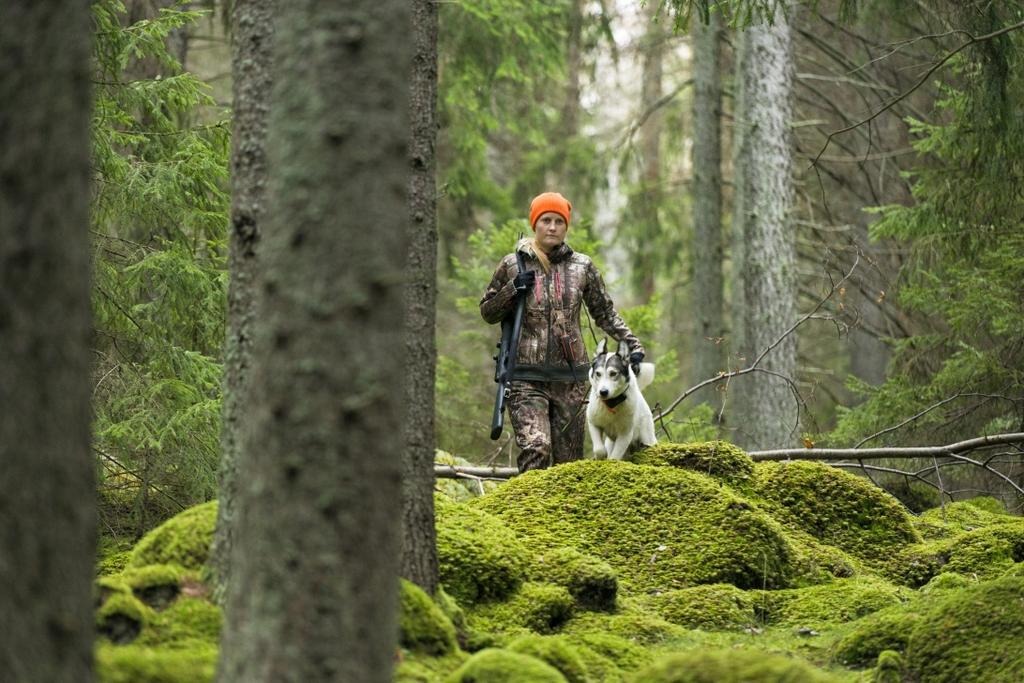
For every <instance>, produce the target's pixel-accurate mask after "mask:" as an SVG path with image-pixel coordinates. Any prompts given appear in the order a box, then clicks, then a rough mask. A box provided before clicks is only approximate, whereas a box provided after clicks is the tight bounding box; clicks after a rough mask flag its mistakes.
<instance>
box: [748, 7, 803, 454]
mask: <svg viewBox="0 0 1024 683" xmlns="http://www.w3.org/2000/svg"><path fill="white" fill-rule="evenodd" d="M743 40H744V42H745V45H744V48H743V55H742V59H741V65H740V73H741V74H742V78H743V85H742V88H743V108H742V110H741V111H740V116H741V118H742V119H743V127H744V130H743V134H742V136H741V147H740V150H739V166H738V168H737V173H739V174H742V178H743V179H742V182H743V188H742V192H743V198H742V201H743V203H742V214H741V220H742V225H743V239H742V242H743V252H744V253H743V260H742V262H741V264H740V267H741V268H742V270H743V283H744V287H743V293H744V300H745V301H744V314H743V320H742V325H743V334H744V337H745V343H746V346H747V349H749V353H750V354H752V355H756V354H759V353H761V352H762V351H763V350H765V349H766V348H768V346H769V345H770V344H772V343H773V342H774V341H775V340H776V339H777V338H778V337H779V336H781V334H782V333H783V331H785V330H786V329H787V328H788V327H789V326H791V325H792V324H793V323H794V322H795V320H796V303H795V301H796V279H795V274H794V264H795V261H796V254H795V244H796V241H795V236H794V231H793V226H792V225H791V224H790V216H789V212H790V207H791V205H792V201H793V200H792V197H793V182H792V177H791V176H792V145H791V137H790V121H791V118H792V115H791V111H792V105H791V94H792V87H793V60H792V51H791V42H790V27H789V23H788V20H787V19H786V17H785V16H783V15H782V14H781V13H780V14H779V15H778V16H776V18H775V23H774V25H772V26H767V25H759V26H751V27H750V28H747V29H745V30H744V31H743ZM749 360H751V359H749V358H748V364H749ZM761 367H762V368H764V369H765V370H769V371H771V372H774V373H778V374H780V375H784V376H786V377H789V378H795V377H794V373H795V370H796V337H795V335H790V336H788V337H787V338H786V339H785V340H783V341H782V343H781V344H779V346H777V347H776V348H775V349H774V350H773V351H772V352H771V353H769V354H768V356H767V357H766V358H765V359H764V361H763V363H762V365H761ZM746 385H747V386H746V388H745V389H744V393H745V394H746V399H745V401H746V406H747V410H748V413H747V415H745V419H744V422H743V423H742V430H741V431H740V435H741V439H740V444H741V445H744V446H753V447H756V448H758V449H768V448H777V447H782V446H786V445H789V444H791V443H792V442H793V439H794V437H795V436H798V434H795V435H794V434H793V433H792V432H793V429H794V426H795V421H796V418H797V411H796V405H795V403H794V400H793V398H792V392H791V390H790V387H789V385H788V384H787V383H786V382H785V381H784V380H782V379H780V378H779V377H777V376H773V375H768V374H764V373H759V374H758V375H756V376H754V377H753V378H752V379H751V380H749V381H748V382H746Z"/></svg>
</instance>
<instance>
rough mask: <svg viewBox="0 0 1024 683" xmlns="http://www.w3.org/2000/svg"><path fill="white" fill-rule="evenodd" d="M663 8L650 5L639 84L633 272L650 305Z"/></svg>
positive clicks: (656, 229)
mask: <svg viewBox="0 0 1024 683" xmlns="http://www.w3.org/2000/svg"><path fill="white" fill-rule="evenodd" d="M660 7H661V4H660V3H657V2H650V3H648V4H647V12H646V14H647V16H646V17H645V19H646V20H647V32H646V34H645V36H644V47H643V51H644V62H643V74H642V76H641V83H640V110H641V111H643V112H650V115H649V116H648V117H647V120H646V121H645V122H644V125H643V126H642V127H641V128H640V131H639V133H640V189H639V191H638V193H637V197H636V198H635V202H636V210H635V212H634V213H635V215H636V216H637V218H638V219H639V220H638V222H639V223H640V225H638V226H635V228H637V229H639V230H640V235H639V236H638V237H639V238H638V240H637V242H636V244H637V261H636V268H635V270H634V272H635V273H636V274H637V276H635V277H634V282H635V288H636V292H637V295H638V296H639V297H640V299H641V300H642V301H643V302H644V303H647V302H649V301H650V300H651V298H652V297H653V296H654V285H655V276H656V275H657V273H658V271H659V268H658V259H659V254H660V246H659V245H660V244H661V221H660V220H659V218H658V208H659V206H660V205H661V131H662V129H663V128H664V117H663V116H662V115H661V112H660V111H654V108H655V106H656V104H657V102H658V100H660V99H661V94H662V93H661V88H662V61H663V58H664V53H665V29H664V27H663V26H662V25H661V20H660V18H659V16H658V13H659V10H660Z"/></svg>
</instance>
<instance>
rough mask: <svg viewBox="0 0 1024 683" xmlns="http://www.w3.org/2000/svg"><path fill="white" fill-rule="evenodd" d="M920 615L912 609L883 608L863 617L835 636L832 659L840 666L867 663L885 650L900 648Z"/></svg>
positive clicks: (867, 665) (902, 648) (903, 646)
mask: <svg viewBox="0 0 1024 683" xmlns="http://www.w3.org/2000/svg"><path fill="white" fill-rule="evenodd" d="M920 618H921V615H920V613H919V612H918V611H917V610H916V609H905V608H890V609H885V610H881V611H879V612H875V613H874V614H871V615H869V616H867V617H864V618H863V619H860V620H858V621H857V622H856V623H855V624H853V628H852V629H851V630H850V631H849V632H847V633H846V635H844V636H843V637H842V638H840V639H839V641H838V642H837V643H836V645H835V647H834V649H833V653H832V659H833V660H834V661H836V662H838V663H839V664H842V665H844V666H853V667H869V666H871V665H873V664H874V663H875V662H876V661H877V660H878V657H879V656H880V655H881V654H882V653H883V652H885V651H887V650H892V651H896V652H903V651H904V650H905V649H906V647H907V641H908V640H909V639H910V632H911V630H913V628H914V625H915V624H916V623H917V621H918V620H919V619H920Z"/></svg>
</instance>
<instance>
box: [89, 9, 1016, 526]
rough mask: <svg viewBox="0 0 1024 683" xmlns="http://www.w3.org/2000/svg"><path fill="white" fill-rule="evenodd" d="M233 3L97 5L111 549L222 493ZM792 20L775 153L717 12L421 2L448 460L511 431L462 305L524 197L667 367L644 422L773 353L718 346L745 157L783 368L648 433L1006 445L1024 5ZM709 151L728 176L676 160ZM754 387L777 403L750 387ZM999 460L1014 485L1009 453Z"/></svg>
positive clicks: (927, 501)
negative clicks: (782, 321)
mask: <svg viewBox="0 0 1024 683" xmlns="http://www.w3.org/2000/svg"><path fill="white" fill-rule="evenodd" d="M229 12H230V8H229V7H226V6H224V4H223V3H221V2H213V3H203V2H191V3H184V4H179V3H174V2H167V1H164V0H128V1H127V2H123V3H122V2H121V1H120V0H97V1H96V2H94V3H93V4H92V13H93V20H94V27H95V31H96V34H95V42H94V50H95V81H94V97H95V110H94V114H93V123H92V128H93V165H94V178H95V182H94V196H93V201H92V244H93V260H94V265H95V273H94V285H93V286H94V291H93V301H94V312H95V335H94V338H93V350H94V352H95V379H94V386H93V402H94V412H95V422H94V424H95V427H94V429H95V436H94V450H95V455H96V463H97V467H98V471H99V473H100V474H99V497H100V529H101V533H102V534H103V536H104V538H106V539H107V541H108V542H114V541H116V540H117V539H125V540H126V539H132V538H136V537H138V536H139V535H140V534H141V533H142V532H144V531H145V530H147V529H149V528H151V527H153V526H154V525H155V524H157V523H158V522H160V521H161V520H163V519H165V518H166V517H168V516H170V515H172V514H174V513H176V512H178V511H180V510H182V509H185V508H186V507H188V506H190V505H192V504H194V503H197V502H200V501H204V500H209V499H211V498H213V497H214V496H215V495H216V491H217V470H218V457H219V452H220V425H221V393H222V386H221V381H222V363H223V345H224V326H225V303H226V291H227V263H226V261H227V231H228V204H229V197H228V154H229V148H230V135H231V111H230V105H231V63H230V62H231V60H230V42H229V41H230V37H229V36H228V35H227V31H226V26H227V22H226V20H225V18H226V17H227V16H228V14H229ZM789 12H790V25H791V29H792V31H791V39H792V55H791V58H792V65H791V73H792V75H793V83H792V98H791V106H792V110H791V113H790V115H789V120H790V123H789V129H790V130H791V131H792V138H791V144H790V145H789V147H790V149H789V150H788V153H789V158H788V159H787V160H783V161H780V162H779V165H778V166H775V165H772V163H771V162H769V163H768V164H767V165H765V163H764V162H763V160H758V158H757V157H755V156H750V154H751V153H752V152H750V150H748V149H747V148H745V147H744V146H743V145H742V144H741V143H740V141H741V139H742V135H743V132H744V130H745V128H744V126H745V122H749V121H750V120H752V118H753V117H754V116H755V115H756V111H755V110H756V108H757V107H759V106H764V107H771V106H773V104H777V103H773V102H772V101H771V98H770V97H767V96H764V94H763V93H762V94H759V93H753V95H756V97H755V96H752V94H751V93H746V94H744V93H743V92H741V90H742V89H741V88H739V87H738V84H739V83H740V82H741V81H742V79H741V78H740V77H739V76H738V74H739V73H740V71H739V68H738V67H739V64H740V62H741V61H742V58H741V55H742V51H743V50H742V48H741V46H742V45H743V44H744V43H743V40H742V37H741V31H739V30H737V29H735V28H733V27H731V26H730V22H729V19H730V17H725V18H724V20H723V19H722V18H720V17H718V15H717V14H713V15H712V17H713V18H715V19H714V22H713V23H712V24H711V25H710V26H709V27H706V28H705V27H703V26H702V21H701V19H702V17H700V16H698V14H699V12H698V13H697V14H694V15H693V16H691V17H687V16H685V15H684V14H681V13H679V12H677V7H675V6H674V5H673V3H664V4H663V3H659V2H657V1H656V0H651V1H649V2H647V3H641V2H638V1H637V0H630V1H627V0H595V1H584V0H544V1H541V0H451V1H449V2H444V3H442V4H441V5H440V22H441V28H440V33H439V36H440V38H439V66H440V71H439V98H438V106H439V116H440V130H439V133H438V147H437V160H438V171H437V187H438V234H439V251H440V255H439V261H438V292H439V297H438V307H437V344H438V358H437V364H438V365H437V393H436V411H437V412H436V417H437V447H438V448H439V449H441V450H444V451H446V452H448V453H450V454H452V455H453V456H455V457H457V458H459V459H464V460H465V461H468V462H470V463H477V464H485V463H489V464H499V465H506V464H508V463H509V462H510V458H512V457H513V456H514V454H513V452H512V449H513V448H514V444H512V443H511V441H510V430H506V433H505V436H504V438H503V440H502V441H499V442H492V441H490V440H489V439H488V431H489V416H490V412H491V409H492V401H493V396H494V386H495V385H494V383H493V382H492V378H493V361H492V360H491V356H492V354H493V352H494V343H495V342H496V340H497V337H498V334H499V331H498V329H497V328H496V327H494V328H492V327H488V326H487V325H485V324H484V323H483V321H482V320H481V319H480V316H479V313H478V310H477V303H478V300H479V297H480V295H481V293H482V291H483V288H484V287H485V285H486V284H487V282H488V280H489V278H490V276H491V273H492V271H493V268H494V267H495V265H496V264H497V262H498V260H499V259H500V258H501V256H502V255H503V254H505V253H508V252H510V251H511V249H512V246H513V244H514V242H515V240H516V238H517V237H518V235H519V234H520V233H523V232H528V231H529V226H528V225H527V222H526V210H527V207H528V203H529V200H530V198H531V197H532V196H534V195H535V194H537V193H538V192H541V191H544V190H558V191H560V192H562V193H563V194H565V195H566V196H567V197H569V198H570V200H571V201H572V203H573V206H574V220H573V225H572V227H571V229H570V232H569V237H568V241H569V243H570V244H571V245H572V246H573V247H574V248H575V249H577V250H580V251H583V252H584V253H587V254H589V255H591V256H592V257H593V258H594V259H595V261H596V262H597V263H598V264H599V266H600V267H601V268H602V270H603V272H604V273H605V276H606V279H607V280H608V282H609V289H610V292H611V294H612V296H613V297H614V299H615V301H616V304H617V306H618V308H619V310H620V311H621V312H622V313H623V314H624V316H625V317H626V319H627V320H628V322H629V323H630V325H631V326H632V328H633V330H634V331H635V332H636V333H637V334H638V335H639V336H640V338H641V339H642V340H643V341H644V342H645V344H646V346H647V348H648V359H649V360H653V361H654V362H655V363H657V366H658V377H657V380H656V384H655V385H654V386H653V387H652V388H651V389H650V390H649V392H648V393H647V398H648V400H649V402H650V403H651V405H652V406H655V405H657V406H659V407H660V409H667V407H668V406H670V405H671V404H673V402H674V401H675V399H676V398H677V397H679V396H680V395H682V394H683V393H684V392H685V391H686V390H687V389H688V388H689V387H691V386H694V385H696V384H697V383H699V382H700V381H702V380H705V379H709V378H710V377H713V376H715V375H716V374H717V373H719V372H726V371H735V370H740V369H742V368H745V367H747V366H748V365H749V364H750V362H751V360H752V359H753V357H756V355H757V354H759V353H760V352H761V351H763V350H764V347H763V346H757V347H756V348H754V347H748V346H745V344H744V342H743V340H742V339H738V338H737V335H738V331H739V330H741V329H742V328H743V327H744V323H742V320H743V319H744V297H743V296H742V292H743V291H744V287H743V277H744V272H745V271H746V272H749V269H746V268H745V267H744V264H746V263H748V262H749V259H750V258H751V255H750V254H747V253H745V249H746V248H747V247H749V246H751V245H750V242H749V240H748V239H747V238H746V237H745V235H744V232H743V224H742V223H743V222H742V221H741V220H738V213H737V211H736V207H737V205H738V202H739V201H740V199H741V195H742V193H741V192H740V191H738V188H740V189H741V188H742V187H743V183H742V182H739V179H740V178H741V177H742V176H743V172H742V171H743V170H744V169H748V168H752V167H757V166H760V167H762V170H764V171H766V172H768V173H778V171H779V169H782V170H783V173H784V170H785V169H786V168H790V167H791V168H792V180H793V198H792V202H791V203H790V205H789V206H788V207H787V208H786V212H787V213H786V231H785V234H784V235H782V236H781V238H780V239H782V240H783V242H784V243H783V244H782V247H785V248H790V249H791V250H792V252H793V254H794V259H793V261H792V264H791V265H790V266H787V272H786V275H787V277H789V278H790V280H788V281H789V282H790V283H791V286H790V287H789V288H788V291H787V293H786V298H787V299H788V300H789V305H790V309H789V310H791V311H794V312H795V313H794V315H793V316H791V317H792V320H789V322H788V323H787V325H786V327H788V326H789V325H790V324H795V323H796V322H797V321H798V320H801V321H802V322H801V323H800V324H799V325H798V326H797V327H796V328H795V329H794V330H793V331H792V332H791V333H790V334H789V335H787V337H786V340H787V343H788V342H790V341H792V340H795V342H796V351H795V367H793V368H792V370H791V371H787V372H785V373H782V374H785V376H784V377H782V376H773V375H769V374H767V373H765V374H757V373H752V374H750V375H745V376H742V377H736V378H732V379H730V380H729V381H727V382H726V381H723V382H719V383H717V384H716V385H714V386H713V387H712V388H711V389H705V390H703V393H697V394H693V395H690V396H688V397H687V398H686V400H684V401H682V402H681V403H680V404H679V405H678V407H675V408H674V410H672V411H671V412H670V413H668V414H666V415H665V416H664V418H663V419H662V420H660V421H659V431H660V436H661V437H662V438H665V439H671V440H675V441H691V440H703V439H709V438H715V437H720V438H724V439H727V440H730V441H735V442H736V443H738V444H740V445H742V446H744V447H745V448H748V449H758V448H769V447H782V446H789V447H792V446H797V445H800V444H801V443H802V444H803V445H805V446H808V447H811V446H819V447H820V446H836V447H855V446H858V447H859V446H865V447H866V446H882V445H894V446H898V445H938V444H946V443H952V442H954V441H957V440H960V439H966V438H970V437H973V436H979V435H983V434H993V433H998V432H1013V431H1024V363H1022V360H1024V296H1022V295H1021V282H1022V281H1024V231H1022V229H1021V219H1022V217H1024V194H1022V193H1024V182H1022V180H1024V178H1022V175H1024V154H1022V152H1024V149H1022V147H1024V134H1022V133H1024V130H1022V129H1024V117H1022V112H1024V82H1022V79H1024V75H1022V74H1024V68H1022V67H1024V64H1022V62H1024V32H1022V31H1020V30H1018V29H1020V28H1022V25H1024V2H1017V1H1016V0H1014V1H1006V2H989V1H984V0H970V1H965V0H927V1H926V0H861V1H860V2H857V3H850V2H848V1H847V2H843V3H842V4H840V2H839V1H838V0H822V1H821V2H820V3H818V4H817V5H816V6H814V7H808V6H803V5H799V6H792V7H790V9H789ZM687 18H689V23H683V22H684V20H685V19H687ZM739 20H740V22H742V21H744V19H743V18H742V17H740V18H739ZM400 38H401V36H396V39H400ZM763 58H764V55H762V54H760V53H754V57H753V59H754V61H755V62H756V61H757V60H758V59H763ZM708 65H717V69H714V70H711V71H710V72H709V71H708V69H707V68H703V67H707V66H708ZM744 97H745V98H746V100H744ZM708 112H711V115H710V116H709V115H707V113H708ZM837 131H841V132H839V133H838V134H835V133H836V132H837ZM708 145H711V150H712V152H715V150H717V152H715V153H717V154H719V155H720V159H721V162H720V173H717V172H715V171H717V170H718V169H713V168H712V167H711V166H709V165H708V164H707V163H706V162H702V161H698V160H697V159H698V157H697V155H700V154H706V153H708V152H707V150H708ZM757 151H758V150H753V153H756V152H757ZM699 158H700V159H706V158H708V157H699ZM716 197H720V200H721V203H720V206H719V207H718V208H717V209H715V207H714V206H712V207H711V208H710V211H712V213H710V214H709V213H707V212H708V211H709V208H708V207H707V206H706V203H707V202H708V201H709V200H711V199H713V198H716ZM716 210H717V211H718V215H717V218H713V219H711V220H710V222H709V220H708V219H707V218H706V217H707V216H708V215H711V216H715V214H714V213H713V212H714V211H716ZM695 216H698V218H695ZM709 232H710V236H709ZM366 239H371V240H372V239H373V226H367V230H366ZM756 249H757V250H761V249H762V247H761V246H757V247H756ZM709 277H710V278H711V279H710V280H709V279H708V278H709ZM715 278H717V280H715ZM716 282H717V284H715V283H716ZM709 283H711V284H709ZM746 316H747V320H749V319H750V314H749V313H747V314H746ZM586 329H587V325H586V322H584V330H586ZM596 341H597V338H596V337H595V338H591V339H588V344H589V345H590V347H591V348H593V345H594V344H595V343H596ZM395 362H396V363H398V362H402V359H399V358H396V359H395ZM765 382H776V383H778V384H779V385H780V386H781V387H782V389H783V394H782V395H783V400H781V401H777V402H776V401H766V402H762V403H761V404H758V402H757V401H754V400H750V397H752V396H756V395H757V394H756V392H755V391H754V389H753V388H752V387H753V386H754V384H755V383H765ZM395 390H396V391H400V390H401V388H400V387H395ZM769 403H771V405H769ZM765 411H771V412H772V414H775V415H779V414H781V415H783V416H785V421H786V424H785V430H784V439H782V440H781V441H780V442H778V443H762V442H758V439H757V437H756V435H755V434H752V433H750V432H749V431H747V429H746V427H747V425H750V424H752V423H753V422H754V421H755V420H754V419H753V418H752V417H751V416H756V415H759V414H761V413H763V412H765ZM655 412H656V413H657V412H658V408H656V410H655ZM989 455H990V457H991V458H993V460H992V463H993V464H997V463H999V462H1000V461H1004V464H1003V465H1002V470H1001V471H1002V472H1003V473H1004V474H1005V475H1006V477H1007V478H1008V479H1009V480H1010V481H1013V482H1016V483H1017V484H1018V485H1024V467H1021V466H1020V465H1019V464H1017V463H1019V461H1020V457H1019V455H1020V454H1019V452H1017V451H1013V450H1012V449H1008V450H1007V451H1006V452H998V453H990V454H989ZM460 461H461V460H460ZM878 464H881V465H884V463H878ZM932 464H933V462H932V460H930V459H929V460H928V461H927V462H922V463H920V467H921V468H928V467H930V466H931V465H932ZM934 464H935V472H936V473H938V471H939V470H938V464H937V463H934ZM898 467H899V468H900V469H903V470H909V471H915V470H916V469H918V468H917V467H916V466H915V465H914V464H909V465H908V464H907V463H906V461H903V462H902V463H901V464H899V465H898ZM941 474H942V477H941V478H942V480H943V484H942V486H943V488H944V489H945V490H947V491H949V492H950V495H951V497H965V496H970V495H975V494H976V492H979V491H988V492H994V493H995V494H997V495H1001V496H1003V498H1004V500H1005V501H1006V502H1008V503H1010V505H1011V508H1012V507H1013V506H1015V505H1016V504H1017V502H1018V501H1017V500H1016V497H1015V496H1014V490H1013V489H1012V488H1011V487H1010V486H1009V485H1008V483H1007V481H1006V480H1004V479H1001V478H999V477H997V476H995V475H994V474H993V473H991V472H986V471H983V470H979V469H976V468H966V467H949V468H948V469H947V468H943V469H942V472H941ZM875 478H876V479H877V480H878V481H879V482H880V483H883V484H885V485H886V486H887V487H888V488H890V490H892V491H893V492H894V493H896V494H897V495H898V496H899V497H901V499H902V500H904V502H906V503H907V504H908V505H910V506H911V507H912V508H913V509H920V508H921V507H924V506H931V505H934V504H936V503H937V501H938V498H937V494H936V492H935V489H934V487H932V486H929V485H927V484H925V483H924V482H923V481H921V480H916V479H913V478H911V477H905V476H897V475H889V476H888V477H887V478H886V476H885V475H884V474H880V473H876V474H875Z"/></svg>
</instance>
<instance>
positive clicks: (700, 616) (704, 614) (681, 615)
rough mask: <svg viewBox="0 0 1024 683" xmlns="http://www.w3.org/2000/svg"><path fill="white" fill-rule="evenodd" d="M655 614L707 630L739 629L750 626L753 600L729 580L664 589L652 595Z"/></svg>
mask: <svg viewBox="0 0 1024 683" xmlns="http://www.w3.org/2000/svg"><path fill="white" fill-rule="evenodd" d="M651 606H652V608H653V609H654V611H655V612H657V613H658V615H659V616H661V617H662V618H664V619H665V620H666V621H670V622H672V623H673V624H678V625H680V626H685V627H686V628H699V629H704V630H707V631H739V630H743V629H745V628H747V627H750V626H754V625H755V623H756V618H755V616H754V601H753V599H752V598H751V596H750V595H748V594H747V593H745V592H744V591H741V590H740V589H739V588H736V587H735V586H731V585H729V584H722V583H719V584H711V585H706V586H694V587H693V588H683V589H680V590H674V591H668V592H666V593H662V594H661V595H658V596H655V597H654V598H652V601H651Z"/></svg>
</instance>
